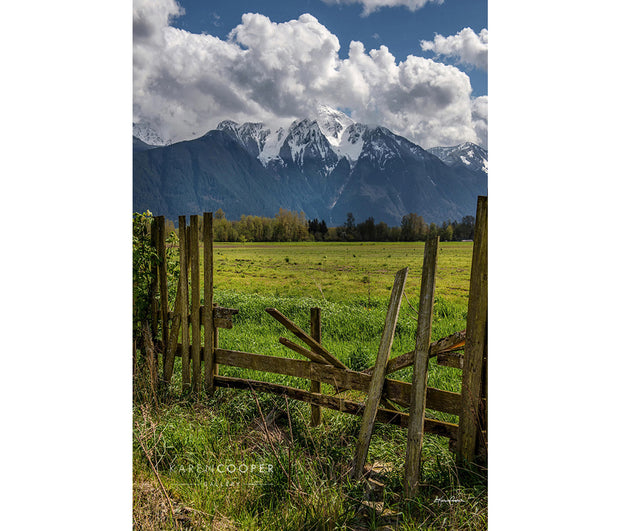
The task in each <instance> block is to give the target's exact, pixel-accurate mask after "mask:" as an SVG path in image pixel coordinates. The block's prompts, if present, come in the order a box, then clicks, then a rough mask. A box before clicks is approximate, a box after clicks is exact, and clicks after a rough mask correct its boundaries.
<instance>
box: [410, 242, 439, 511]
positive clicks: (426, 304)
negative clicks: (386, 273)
mask: <svg viewBox="0 0 620 531" xmlns="http://www.w3.org/2000/svg"><path fill="white" fill-rule="evenodd" d="M438 246H439V237H435V238H429V240H428V241H427V242H426V244H425V245H424V264H423V266H422V282H421V286H420V304H419V305H418V329H417V332H416V343H415V352H414V358H413V382H412V384H413V385H412V386H411V403H410V405H409V422H408V431H407V451H406V454H405V498H406V499H412V498H413V497H414V496H415V495H416V494H417V490H418V485H419V483H420V475H421V466H422V462H421V457H422V441H423V438H424V411H425V409H426V379H427V376H428V357H429V351H430V347H431V329H432V326H433V303H434V299H435V272H436V270H437V249H438Z"/></svg>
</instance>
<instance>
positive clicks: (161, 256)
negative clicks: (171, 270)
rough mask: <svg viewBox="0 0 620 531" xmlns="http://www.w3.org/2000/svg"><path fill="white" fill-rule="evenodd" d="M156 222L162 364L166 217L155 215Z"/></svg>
mask: <svg viewBox="0 0 620 531" xmlns="http://www.w3.org/2000/svg"><path fill="white" fill-rule="evenodd" d="M155 220H156V222H157V235H156V248H157V258H158V264H157V276H158V277H159V302H160V310H161V335H162V341H163V343H164V350H163V352H164V356H163V357H164V359H163V366H164V367H165V365H166V359H165V357H166V353H167V349H166V348H165V347H167V345H168V335H169V328H168V271H167V265H166V219H165V218H164V216H157V217H156V218H155Z"/></svg>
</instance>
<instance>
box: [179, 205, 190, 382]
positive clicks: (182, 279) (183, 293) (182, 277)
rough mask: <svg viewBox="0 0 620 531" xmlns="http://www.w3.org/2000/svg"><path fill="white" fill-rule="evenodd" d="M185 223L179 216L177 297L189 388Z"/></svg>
mask: <svg viewBox="0 0 620 531" xmlns="http://www.w3.org/2000/svg"><path fill="white" fill-rule="evenodd" d="M185 227H186V225H185V216H179V266H180V267H179V269H180V271H179V288H180V289H179V292H178V293H177V297H180V298H181V299H180V301H181V303H180V304H179V310H180V314H181V372H182V380H183V389H187V388H189V386H190V368H189V322H188V314H189V308H188V306H189V301H188V285H187V276H188V267H187V262H188V256H187V249H188V247H189V246H188V244H187V243H188V242H187V240H188V238H187V236H188V235H187V230H186V228H185Z"/></svg>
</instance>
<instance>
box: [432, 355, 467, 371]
mask: <svg viewBox="0 0 620 531" xmlns="http://www.w3.org/2000/svg"><path fill="white" fill-rule="evenodd" d="M437 363H438V364H439V365H443V366H444V367H454V368H455V369H462V368H463V354H459V353H458V352H443V353H441V354H438V355H437Z"/></svg>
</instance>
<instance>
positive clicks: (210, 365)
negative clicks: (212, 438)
mask: <svg viewBox="0 0 620 531" xmlns="http://www.w3.org/2000/svg"><path fill="white" fill-rule="evenodd" d="M202 235H203V238H202V239H203V245H204V249H203V258H204V260H203V262H204V302H205V305H204V308H203V312H202V324H203V327H204V334H205V357H204V359H205V389H206V391H207V394H209V395H212V394H213V391H214V385H213V376H214V375H215V373H216V372H217V367H216V365H215V359H214V354H213V350H214V348H215V346H214V345H215V334H216V333H217V332H216V331H217V328H215V326H214V322H213V321H214V319H213V213H211V212H205V213H203V215H202ZM231 327H232V321H231Z"/></svg>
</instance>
